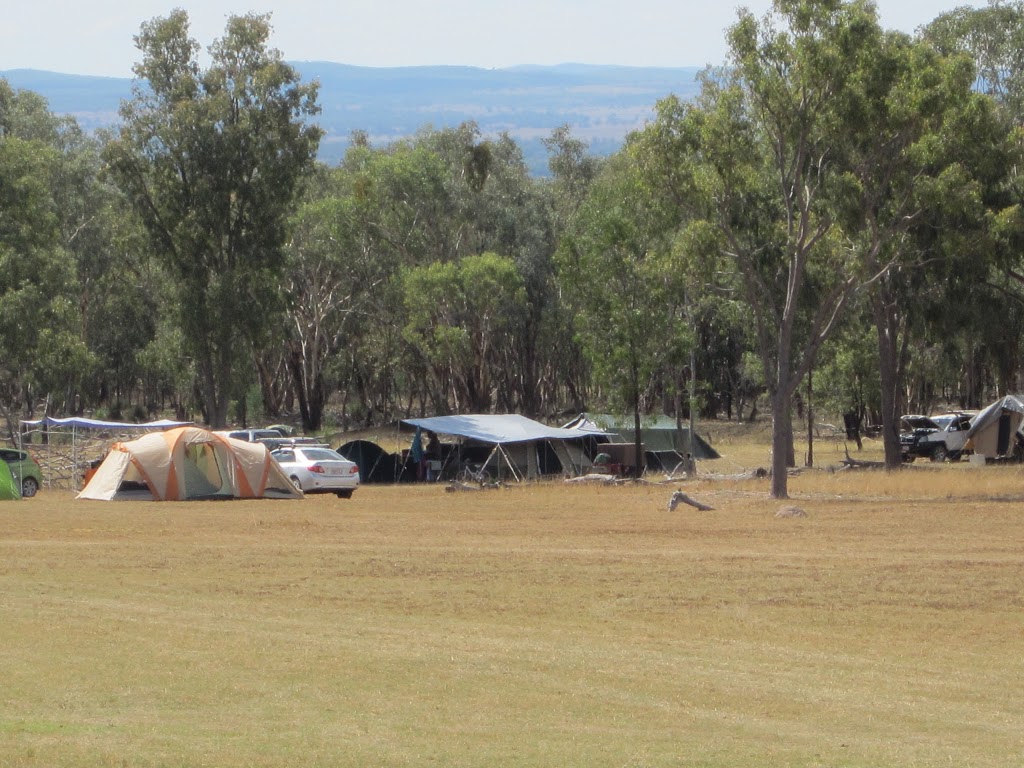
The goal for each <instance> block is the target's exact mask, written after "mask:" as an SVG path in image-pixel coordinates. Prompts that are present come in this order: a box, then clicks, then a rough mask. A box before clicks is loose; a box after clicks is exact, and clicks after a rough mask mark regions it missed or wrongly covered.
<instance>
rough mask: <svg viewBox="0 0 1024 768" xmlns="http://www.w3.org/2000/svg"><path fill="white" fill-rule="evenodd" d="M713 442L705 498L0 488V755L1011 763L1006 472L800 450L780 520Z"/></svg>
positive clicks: (1017, 635) (1014, 689) (660, 490)
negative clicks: (806, 461)
mask: <svg viewBox="0 0 1024 768" xmlns="http://www.w3.org/2000/svg"><path fill="white" fill-rule="evenodd" d="M735 440H736V442H735V443H733V444H730V443H729V440H728V439H726V438H725V437H724V436H723V438H722V439H721V441H719V442H718V443H717V444H718V445H719V447H720V449H722V450H723V452H724V453H726V459H723V461H722V463H721V464H712V463H710V462H709V463H707V464H702V465H701V470H702V472H703V471H705V470H707V471H708V472H714V473H716V474H718V475H720V477H718V478H715V479H697V480H694V481H688V482H687V483H686V484H685V488H684V489H685V490H686V492H687V493H689V494H690V495H691V496H694V497H695V498H698V499H700V500H701V501H704V502H707V503H709V504H711V505H713V506H714V507H715V509H714V511H711V512H698V511H697V510H695V509H693V508H691V507H687V506H680V507H679V508H678V509H677V510H676V511H675V512H668V511H667V509H666V502H667V500H668V496H669V494H670V491H671V490H672V488H673V487H674V486H657V485H627V486H621V487H580V486H571V485H566V484H563V483H543V484H537V485H531V486H523V487H515V488H507V489H502V490H495V491H487V492H480V493H453V494H447V493H445V492H444V491H443V489H442V488H440V487H408V486H406V487H400V488H393V487H364V488H362V489H360V490H359V491H358V492H357V493H356V496H355V498H354V499H352V500H351V501H342V500H339V499H336V498H335V497H333V496H330V497H312V498H307V499H305V500H302V501H293V502H284V501H282V502H274V501H260V502H245V501H239V502H206V503H163V504H160V503H101V502H79V501H74V500H73V497H72V495H71V494H70V493H68V492H58V491H49V492H47V491H45V490H44V491H43V492H42V493H40V494H39V496H37V497H36V498H34V499H28V500H25V501H22V502H3V503H0V766H3V767H4V768H6V767H8V766H199V765H206V766H421V765H437V766H616V767H622V766H666V767H667V766H730V767H736V766H767V765H772V766H865V767H866V766H973V767H982V766H1000V767H1002V766H1011V765H1020V764H1021V762H1022V760H1024V610H1022V609H1024V472H1022V471H1021V470H1020V469H1019V468H1015V467H986V468H979V467H969V466H967V465H966V464H961V465H955V466H952V465H946V466H944V467H937V466H921V467H917V466H915V467H912V468H911V469H910V470H909V471H903V472H898V473H893V474H886V473H877V472H855V473H833V472H828V471H825V470H820V469H819V470H814V471H805V472H804V473H802V474H800V475H799V476H797V477H794V478H792V480H791V494H792V498H791V499H790V500H789V501H788V502H786V504H789V505H794V506H796V507H799V508H800V509H801V510H803V511H804V512H806V517H795V518H794V517H789V518H778V517H776V515H775V513H776V512H777V511H778V510H779V509H780V508H781V507H782V506H784V505H783V503H781V502H777V501H771V500H770V499H768V496H767V488H768V481H767V480H736V479H728V478H723V477H721V475H726V474H729V473H730V472H732V471H733V469H735V468H739V467H749V466H752V465H757V464H759V463H761V464H766V463H767V459H766V458H764V454H763V445H762V446H759V445H758V444H748V443H742V441H741V439H740V438H738V437H737V438H735ZM837 450H838V449H837V446H836V445H835V444H828V443H823V444H822V445H821V448H820V449H816V456H818V457H820V463H821V464H826V463H831V464H833V465H834V464H835V459H836V453H837ZM840 455H841V454H840Z"/></svg>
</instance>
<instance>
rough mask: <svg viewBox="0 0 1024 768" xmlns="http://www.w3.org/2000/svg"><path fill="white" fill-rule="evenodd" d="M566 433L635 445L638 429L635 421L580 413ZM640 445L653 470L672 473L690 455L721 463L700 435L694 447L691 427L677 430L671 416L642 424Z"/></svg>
mask: <svg viewBox="0 0 1024 768" xmlns="http://www.w3.org/2000/svg"><path fill="white" fill-rule="evenodd" d="M565 428H566V429H577V430H580V431H583V432H591V433H594V434H608V435H609V436H610V439H609V442H613V443H635V442H636V429H635V427H634V425H633V420H632V417H629V418H626V417H620V416H610V415H606V414H593V415H591V414H586V413H581V414H580V415H579V416H577V417H576V418H575V419H573V420H572V421H570V422H569V423H568V424H566V425H565ZM640 442H641V443H642V444H643V446H644V456H645V459H646V461H647V465H648V466H649V467H651V468H652V469H663V470H665V471H668V472H671V471H672V470H673V469H674V468H675V467H676V466H677V465H678V464H679V462H681V461H682V460H683V459H684V458H685V456H686V454H687V453H689V454H691V455H692V457H693V458H694V459H699V460H706V459H719V458H721V456H720V455H719V453H718V451H716V450H715V449H714V448H712V447H711V445H710V444H709V443H708V442H707V441H706V440H704V439H703V438H702V437H701V436H700V435H697V434H695V435H694V436H693V440H692V445H691V440H690V429H689V427H682V428H680V427H678V426H677V424H676V420H675V419H674V418H672V417H671V416H664V415H663V416H658V417H657V418H655V419H653V420H651V419H644V420H641V422H640Z"/></svg>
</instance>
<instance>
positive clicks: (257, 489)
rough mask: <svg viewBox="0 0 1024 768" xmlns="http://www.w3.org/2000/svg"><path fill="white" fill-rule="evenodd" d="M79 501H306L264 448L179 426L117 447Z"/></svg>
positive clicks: (197, 428)
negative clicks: (230, 499)
mask: <svg viewBox="0 0 1024 768" xmlns="http://www.w3.org/2000/svg"><path fill="white" fill-rule="evenodd" d="M78 498H79V499H99V500H111V499H126V498H133V499H152V500H155V501H188V500H192V499H224V498H242V499H249V498H277V499H285V498H302V492H301V491H299V490H297V489H296V488H295V487H294V486H293V485H292V483H291V481H290V480H289V479H288V477H287V476H286V475H285V474H284V472H283V471H282V470H281V467H280V465H278V463H277V462H276V461H275V460H274V459H273V458H272V457H271V456H270V453H269V452H268V451H267V447H266V446H265V445H262V444H261V443H247V442H245V441H243V440H234V439H232V438H230V437H225V436H223V435H218V434H215V433H213V432H210V431H208V430H205V429H200V428H199V427H177V428H175V429H170V430H167V431H165V432H152V433H150V434H148V435H143V436H142V437H139V438H137V439H135V440H130V441H128V442H124V443H116V444H115V445H114V446H113V447H112V448H111V449H110V453H108V454H107V457H106V458H105V459H104V460H103V463H102V464H101V465H100V466H99V468H98V469H97V470H96V473H95V474H94V475H93V476H92V478H91V479H90V480H89V483H88V484H87V485H86V486H85V488H83V489H82V492H81V493H79V494H78Z"/></svg>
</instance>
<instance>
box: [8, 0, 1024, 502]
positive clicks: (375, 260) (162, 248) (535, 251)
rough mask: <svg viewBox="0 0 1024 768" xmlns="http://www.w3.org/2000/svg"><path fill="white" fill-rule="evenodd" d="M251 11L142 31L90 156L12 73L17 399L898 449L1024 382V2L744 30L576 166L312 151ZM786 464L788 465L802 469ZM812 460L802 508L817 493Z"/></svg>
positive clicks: (11, 249)
mask: <svg viewBox="0 0 1024 768" xmlns="http://www.w3.org/2000/svg"><path fill="white" fill-rule="evenodd" d="M269 34H270V26H269V19H268V18H267V17H265V16H259V15H248V16H242V17H234V18H232V19H230V20H229V22H228V25H227V28H226V31H225V34H224V37H223V38H221V39H220V40H218V41H216V42H215V43H214V44H213V45H212V46H211V48H210V56H209V61H210V63H209V65H208V66H207V67H206V68H205V69H203V68H201V67H200V66H199V64H198V60H197V54H198V45H197V44H196V43H195V42H194V41H192V40H191V39H190V38H189V36H188V18H187V16H186V15H185V14H184V12H181V11H175V12H174V13H172V14H171V15H170V16H168V17H167V18H163V19H156V20H154V21H152V22H149V23H147V24H144V25H143V27H142V29H141V31H140V34H139V35H138V37H137V38H136V42H137V45H138V47H139V50H140V52H141V60H140V62H139V63H138V64H137V65H136V67H135V73H136V75H137V85H136V88H135V92H134V95H133V98H132V99H131V100H129V101H128V102H126V103H125V104H124V106H123V108H122V112H121V117H122V120H121V123H120V125H119V126H118V127H117V128H116V129H115V130H112V131H110V132H108V133H103V134H100V135H85V134H83V132H82V131H80V130H79V129H78V127H77V126H76V125H75V123H74V122H73V121H72V120H70V119H68V118H64V117H60V116H57V115H54V114H52V113H50V112H49V110H48V109H47V106H46V104H45V103H44V102H43V101H42V100H41V99H40V98H39V97H38V96H36V95H35V94H33V93H31V92H26V91H13V90H12V89H11V88H9V87H8V86H7V85H6V83H4V82H3V81H0V345H2V350H3V354H2V358H0V409H2V411H3V415H4V418H5V420H6V423H7V427H8V430H9V431H10V432H11V434H13V433H14V430H15V429H16V427H17V421H18V419H20V418H25V417H37V416H40V415H42V414H43V413H44V412H45V413H49V414H51V415H67V414H81V413H98V414H103V415H106V416H110V417H120V418H129V419H132V418H140V419H141V418H145V417H149V416H153V415H155V414H158V413H165V412H169V411H173V412H174V413H175V414H176V415H178V416H179V417H190V418H197V419H199V420H202V421H204V422H207V423H209V424H211V425H214V426H222V425H223V424H225V423H226V422H235V423H242V422H255V421H259V420H275V421H276V420H278V419H283V418H288V417H294V418H296V419H299V420H301V422H302V423H303V425H304V427H305V428H306V429H307V430H310V431H317V430H321V429H323V428H325V427H328V426H335V425H337V426H341V427H355V426H361V425H371V424H380V423H387V422H390V421H393V420H394V419H396V418H400V417H403V416H407V415H410V414H430V413H441V412H472V411H498V412H507V411H515V412H522V413H525V414H528V415H532V416H539V417H542V418H551V417H554V416H555V415H556V414H559V413H568V412H573V411H578V410H582V409H586V408H596V409H613V410H617V411H622V412H628V413H634V414H636V415H637V417H639V415H640V414H643V413H646V412H651V411H667V412H669V413H675V414H679V415H680V416H681V417H682V416H684V415H686V414H687V412H688V410H689V408H690V407H691V400H692V403H693V404H694V407H695V408H697V409H699V410H700V411H701V412H702V413H703V414H704V415H707V416H715V417H727V418H752V417H754V416H755V415H756V414H757V412H758V409H759V408H760V409H762V411H763V410H764V409H768V410H770V412H771V415H772V416H773V419H774V422H773V423H774V424H775V425H776V431H775V441H774V449H775V450H774V456H775V461H776V462H777V463H778V464H779V466H783V467H784V466H785V463H787V462H788V463H791V462H792V460H793V442H794V436H793V433H792V423H793V420H792V419H791V418H790V413H791V409H793V408H794V407H796V408H797V409H799V410H801V411H802V409H803V408H804V407H805V406H809V405H810V404H814V406H815V407H816V408H824V409H825V410H826V411H828V412H829V413H831V414H833V415H836V414H839V413H844V412H853V413H855V414H857V415H858V417H859V418H861V419H865V420H868V421H870V422H873V423H878V424H881V425H882V426H883V427H884V434H885V437H886V443H887V460H889V461H890V462H891V463H894V464H895V463H898V446H897V445H896V442H895V440H896V434H895V431H896V427H895V420H896V418H897V417H898V415H899V413H900V412H902V411H906V410H914V411H928V410H929V409H930V408H932V407H933V406H935V405H937V404H940V403H942V404H954V405H958V406H962V407H978V406H980V405H982V404H984V403H985V402H986V401H987V400H988V399H989V398H991V397H992V396H994V395H995V394H1001V393H1004V392H1007V391H1014V390H1016V389H1017V388H1018V387H1019V384H1020V381H1019V377H1020V338H1021V326H1022V324H1024V312H1022V297H1024V285H1022V284H1024V277H1022V276H1021V275H1022V274H1024V268H1022V266H1021V264H1020V261H1021V257H1020V248H1019V243H1020V238H1021V234H1022V228H1021V221H1020V219H1021V217H1020V214H1019V203H1020V200H1021V192H1022V190H1021V185H1020V178H1019V174H1018V172H1017V169H1018V168H1019V167H1020V166H1019V161H1020V158H1019V151H1020V147H1021V144H1020V136H1019V125H1020V122H1021V117H1022V114H1021V109H1022V107H1021V104H1022V103H1024V97H1022V96H1021V85H1020V82H1021V78H1022V77H1024V74H1022V70H1021V68H1020V66H1019V63H1018V61H1017V58H1016V52H1017V50H1018V49H1019V46H1018V45H1017V43H1016V41H1017V39H1018V38H1019V37H1021V36H1022V35H1024V6H1022V4H1021V3H1019V2H1018V3H1002V2H994V3H992V4H991V5H990V6H989V7H988V8H985V9H981V10H972V9H962V10H959V11H956V12H953V13H951V14H946V15H944V16H942V17H940V18H939V19H937V20H936V21H935V22H934V23H933V24H931V25H929V26H928V27H927V28H925V29H923V30H922V31H921V32H920V33H919V34H918V35H916V36H914V37H910V36H907V35H903V34H898V33H893V32H887V31H885V30H883V29H881V27H880V26H879V24H878V21H877V17H876V12H875V8H874V6H873V5H872V4H871V3H868V2H864V0H855V1H854V2H841V1H840V0H776V2H775V5H774V8H773V11H772V12H771V13H770V14H769V15H768V16H766V17H765V18H763V19H755V18H754V17H753V16H751V15H750V14H748V13H746V12H741V13H740V15H739V18H738V21H737V23H736V25H734V27H733V28H732V29H731V30H730V32H729V43H730V50H731V56H730V61H729V66H728V67H726V68H723V69H718V70H709V71H708V72H706V73H705V74H704V76H703V79H702V91H701V95H700V96H699V97H698V98H697V99H695V100H693V101H692V102H685V103H684V102H682V101H680V100H679V99H676V98H673V97H669V98H667V99H665V100H664V101H662V102H660V103H659V104H658V105H657V106H656V111H655V117H654V118H653V119H652V121H651V123H650V124H649V126H648V127H647V128H646V129H644V130H643V131H640V132H638V133H637V134H635V135H633V136H631V137H630V139H629V140H628V141H627V144H626V146H625V147H624V148H623V149H622V150H621V151H620V152H618V153H617V154H616V155H614V156H612V157H610V158H598V157H596V156H594V155H592V154H590V153H589V151H588V147H587V146H586V145H585V144H584V143H582V142H581V141H579V140H578V139H576V138H575V137H574V136H573V135H572V133H571V131H570V130H569V129H568V128H562V129H559V130H557V131H555V132H553V133H552V134H551V135H550V136H549V137H547V139H546V140H545V145H546V146H547V149H548V153H549V168H550V175H548V176H546V177H543V178H537V177H535V176H532V175H531V174H530V173H529V172H528V171H527V168H526V165H525V163H524V161H523V156H522V152H521V150H520V148H519V146H517V144H516V142H515V141H514V140H513V139H511V138H510V137H509V136H507V135H501V136H492V137H485V136H482V135H481V134H480V131H479V130H478V129H477V127H476V126H475V125H474V124H472V123H469V124H464V125H462V126H459V127H457V128H444V129H434V128H431V127H424V128H423V129H422V130H421V131H420V132H419V133H418V134H417V135H415V136H413V137H411V138H409V139H407V140H403V141H400V142H396V143H394V144H390V145H387V146H372V145H371V144H370V143H369V142H368V140H367V138H366V137H365V136H362V135H357V136H354V137H353V141H352V142H351V147H350V149H349V151H348V152H347V154H346V156H345V158H344V160H343V161H342V162H341V163H340V164H339V165H337V166H336V167H327V166H325V165H322V164H318V163H317V162H316V161H315V157H316V149H317V145H318V142H319V140H320V132H319V129H318V128H317V127H316V113H317V110H318V108H317V104H316V98H317V88H316V84H315V83H302V82H301V81H300V79H299V77H298V75H297V73H296V72H295V71H294V70H293V69H292V68H291V67H290V66H288V65H287V64H286V63H285V62H284V61H283V60H282V59H281V57H280V54H279V53H278V52H276V51H274V50H272V49H269V48H268V46H267V41H268V39H269ZM776 469H778V466H777V467H776ZM785 474H786V473H785V472H781V473H780V472H776V473H775V475H774V476H775V477H776V478H780V479H779V480H778V481H777V483H776V484H775V485H774V486H773V492H774V493H775V494H776V495H778V496H784V495H785V492H786V489H785V480H784V478H785Z"/></svg>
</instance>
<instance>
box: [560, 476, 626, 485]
mask: <svg viewBox="0 0 1024 768" xmlns="http://www.w3.org/2000/svg"><path fill="white" fill-rule="evenodd" d="M565 482H567V483H584V484H594V485H619V484H621V483H622V482H624V481H623V480H622V479H620V478H618V477H616V476H615V475H598V474H594V475H580V476H579V477H567V478H566V479H565Z"/></svg>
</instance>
